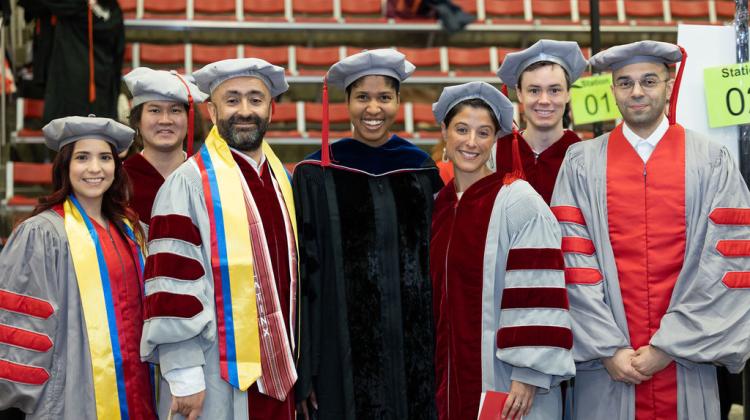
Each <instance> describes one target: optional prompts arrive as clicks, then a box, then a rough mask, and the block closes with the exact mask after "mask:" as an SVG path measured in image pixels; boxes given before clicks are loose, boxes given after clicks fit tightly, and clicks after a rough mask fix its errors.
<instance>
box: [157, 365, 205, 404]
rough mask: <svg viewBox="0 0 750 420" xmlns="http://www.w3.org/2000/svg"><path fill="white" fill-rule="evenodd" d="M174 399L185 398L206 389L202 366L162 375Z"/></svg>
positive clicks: (179, 369)
mask: <svg viewBox="0 0 750 420" xmlns="http://www.w3.org/2000/svg"><path fill="white" fill-rule="evenodd" d="M162 375H163V376H164V379H166V380H167V382H169V390H170V391H171V392H172V395H173V396H175V397H187V396H188V395H193V394H197V393H199V392H201V391H203V390H205V389H206V381H205V378H204V377H203V366H193V367H188V368H177V369H172V370H170V371H169V372H165V373H163V374H162Z"/></svg>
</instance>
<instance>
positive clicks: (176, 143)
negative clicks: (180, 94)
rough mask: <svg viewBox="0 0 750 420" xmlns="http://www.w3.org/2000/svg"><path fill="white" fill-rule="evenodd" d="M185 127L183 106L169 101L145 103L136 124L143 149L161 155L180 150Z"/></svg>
mask: <svg viewBox="0 0 750 420" xmlns="http://www.w3.org/2000/svg"><path fill="white" fill-rule="evenodd" d="M187 125H188V115H187V111H186V110H185V105H183V104H181V103H179V102H171V101H149V102H145V103H144V104H143V109H142V111H141V118H140V123H139V124H138V131H139V132H140V135H141V139H142V140H143V148H144V149H154V150H157V151H159V152H163V153H166V152H171V151H174V150H177V149H182V141H183V140H184V139H185V136H186V135H187Z"/></svg>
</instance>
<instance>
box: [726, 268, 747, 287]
mask: <svg viewBox="0 0 750 420" xmlns="http://www.w3.org/2000/svg"><path fill="white" fill-rule="evenodd" d="M721 282H722V283H724V285H726V286H727V287H729V288H730V289H750V272H748V271H730V272H728V273H726V274H724V278H722V279H721Z"/></svg>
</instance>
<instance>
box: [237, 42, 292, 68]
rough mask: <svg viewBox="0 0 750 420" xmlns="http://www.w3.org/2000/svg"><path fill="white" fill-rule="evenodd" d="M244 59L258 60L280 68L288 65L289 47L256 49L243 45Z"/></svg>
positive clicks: (252, 46)
mask: <svg viewBox="0 0 750 420" xmlns="http://www.w3.org/2000/svg"><path fill="white" fill-rule="evenodd" d="M244 55H245V57H248V58H260V59H261V60H266V61H268V62H269V63H271V64H274V65H276V66H281V67H287V66H288V65H289V47H286V46H282V47H258V46H255V45H245V53H244Z"/></svg>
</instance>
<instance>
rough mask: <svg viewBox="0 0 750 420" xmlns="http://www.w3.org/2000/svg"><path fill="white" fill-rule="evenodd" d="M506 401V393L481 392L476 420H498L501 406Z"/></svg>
mask: <svg viewBox="0 0 750 420" xmlns="http://www.w3.org/2000/svg"><path fill="white" fill-rule="evenodd" d="M507 399H508V393H507V392H497V391H486V392H482V398H481V399H480V400H479V415H478V416H477V420H500V419H501V417H500V415H501V414H502V412H503V406H504V405H505V400H507Z"/></svg>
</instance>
